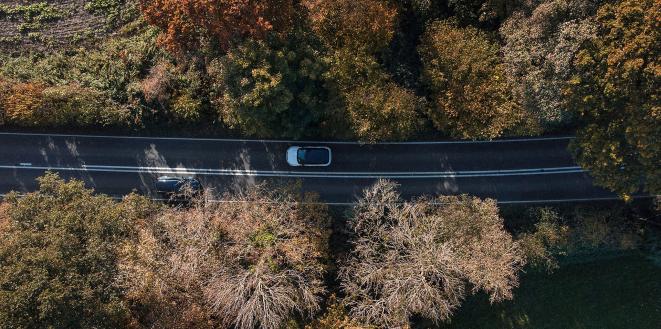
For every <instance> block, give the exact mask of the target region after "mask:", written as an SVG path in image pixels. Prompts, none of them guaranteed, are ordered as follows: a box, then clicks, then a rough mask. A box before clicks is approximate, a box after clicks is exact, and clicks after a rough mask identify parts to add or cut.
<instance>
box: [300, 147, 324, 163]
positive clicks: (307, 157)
mask: <svg viewBox="0 0 661 329" xmlns="http://www.w3.org/2000/svg"><path fill="white" fill-rule="evenodd" d="M301 150H304V151H305V153H304V158H303V161H304V162H305V163H306V164H326V163H328V162H329V161H330V150H329V149H328V148H327V147H304V148H302V149H301Z"/></svg>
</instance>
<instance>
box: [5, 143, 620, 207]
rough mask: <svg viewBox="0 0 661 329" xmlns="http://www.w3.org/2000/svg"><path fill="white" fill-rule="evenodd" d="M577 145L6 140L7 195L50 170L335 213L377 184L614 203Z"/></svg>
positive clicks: (410, 192)
mask: <svg viewBox="0 0 661 329" xmlns="http://www.w3.org/2000/svg"><path fill="white" fill-rule="evenodd" d="M569 141H570V138H539V139H522V140H497V141H489V142H420V143H384V144H376V145H361V144H358V143H347V142H324V143H315V142H293V141H259V140H222V139H188V138H146V137H145V138H143V137H111V136H81V135H46V134H17V133H0V194H3V193H7V192H9V191H11V190H15V191H20V192H29V191H33V190H34V189H35V188H36V181H35V178H36V177H38V176H40V175H42V174H43V173H44V172H45V171H46V170H53V171H56V172H59V173H60V175H61V176H62V177H66V178H69V177H75V178H79V179H83V180H84V181H85V182H86V183H87V185H88V186H89V187H93V188H95V189H96V190H97V191H99V192H103V193H107V194H110V195H113V196H121V195H124V194H126V193H128V192H130V191H131V190H137V191H138V192H140V193H144V194H146V195H150V196H152V197H158V196H157V195H155V194H154V192H153V190H152V188H153V184H154V181H155V180H156V178H157V177H158V176H163V175H169V176H173V175H175V176H176V175H179V176H194V177H197V178H198V179H199V180H200V181H201V182H202V184H203V185H204V186H205V187H207V188H212V189H214V190H215V191H216V192H218V193H221V192H223V191H225V190H233V189H237V188H242V187H245V186H247V185H250V184H256V183H259V182H264V181H269V182H273V183H277V184H281V183H282V184H287V183H291V182H300V183H301V185H302V187H303V189H304V190H307V191H316V192H318V193H319V194H320V195H321V198H322V199H323V200H325V201H327V202H330V203H350V202H353V201H354V200H355V199H356V197H357V195H359V194H360V192H361V190H362V189H364V188H365V187H367V186H369V185H370V184H371V183H373V182H374V181H375V180H376V179H378V178H380V177H383V178H390V179H393V180H395V181H397V182H399V183H400V184H401V191H402V194H403V195H404V196H405V197H411V196H416V195H421V194H460V193H467V194H471V195H477V196H480V197H489V198H495V199H497V200H498V201H499V202H501V203H517V202H549V201H579V200H604V199H615V198H616V195H614V194H613V193H611V192H608V191H606V190H604V189H601V188H598V187H595V186H594V185H593V184H592V180H591V178H590V177H589V175H588V174H587V172H585V171H584V170H582V169H581V168H579V167H578V166H577V165H576V164H575V162H574V161H573V160H572V157H571V155H570V154H569V152H568V151H567V144H568V143H569ZM291 145H326V146H329V147H330V148H331V149H332V152H333V161H332V164H331V165H330V166H329V167H310V168H300V167H299V168H293V167H290V166H288V165H287V163H286V161H285V151H286V149H287V148H288V147H289V146H291Z"/></svg>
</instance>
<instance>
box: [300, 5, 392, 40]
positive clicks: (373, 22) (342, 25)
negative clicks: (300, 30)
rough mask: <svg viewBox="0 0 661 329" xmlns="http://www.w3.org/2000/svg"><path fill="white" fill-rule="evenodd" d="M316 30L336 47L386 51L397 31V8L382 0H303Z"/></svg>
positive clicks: (322, 38)
mask: <svg viewBox="0 0 661 329" xmlns="http://www.w3.org/2000/svg"><path fill="white" fill-rule="evenodd" d="M303 5H304V6H305V7H306V8H307V9H308V11H309V13H310V22H311V25H312V30H313V31H314V32H315V33H316V34H317V35H318V36H319V37H320V38H321V40H322V41H324V43H325V44H326V45H328V46H329V47H331V48H333V49H339V48H350V49H353V50H357V49H361V50H362V51H366V52H367V53H379V52H381V51H383V50H384V49H385V48H386V47H388V44H389V43H390V40H391V39H392V36H393V34H394V32H395V25H396V23H397V9H396V8H395V7H394V6H393V5H392V4H391V3H390V2H388V1H380V0H303Z"/></svg>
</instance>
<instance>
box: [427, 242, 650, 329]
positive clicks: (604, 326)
mask: <svg viewBox="0 0 661 329" xmlns="http://www.w3.org/2000/svg"><path fill="white" fill-rule="evenodd" d="M659 324H661V267H659V266H658V265H655V264H654V263H653V262H652V261H651V260H649V259H647V258H646V257H645V256H644V255H642V254H639V253H634V254H628V255H625V256H622V257H618V258H611V259H602V260H599V261H594V262H590V263H582V264H570V265H565V266H563V267H561V268H560V269H558V270H557V271H555V272H554V273H553V274H550V275H547V274H545V273H529V274H527V275H525V276H524V277H523V278H522V279H521V286H520V287H519V288H518V289H517V290H516V291H515V296H514V300H512V301H508V302H504V303H501V304H495V305H489V301H488V300H487V298H486V296H484V295H476V296H473V297H471V298H469V299H468V300H467V301H466V302H465V303H464V305H463V306H462V307H461V309H459V310H458V311H457V313H456V314H455V316H454V317H453V318H452V320H451V323H448V324H444V325H441V326H440V328H443V329H446V328H447V329H449V328H457V329H459V328H461V329H469V328H480V329H482V328H484V329H489V328H531V329H532V328H535V329H544V328H549V329H551V328H553V329H556V328H558V329H560V328H562V329H573V328H575V329H579V328H580V329H588V328H595V329H597V328H599V329H609V328H613V329H615V328H637V329H647V328H650V329H653V328H659ZM426 327H427V326H425V325H422V326H421V327H419V328H426Z"/></svg>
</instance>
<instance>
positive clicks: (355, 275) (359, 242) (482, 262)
mask: <svg viewBox="0 0 661 329" xmlns="http://www.w3.org/2000/svg"><path fill="white" fill-rule="evenodd" d="M348 225H349V229H350V231H351V233H352V235H353V240H352V250H351V254H350V256H349V259H348V261H347V262H346V263H345V264H344V265H343V266H342V268H341V270H340V275H339V277H340V280H341V285H342V290H343V291H344V293H345V294H346V302H347V304H348V305H349V306H350V307H351V311H350V314H351V315H352V316H354V317H355V318H357V319H359V320H361V321H362V322H365V323H368V324H373V325H378V326H382V327H388V328H392V327H404V326H406V325H408V323H409V320H410V319H411V318H412V317H413V316H414V315H418V316H422V317H424V318H427V319H431V320H434V321H437V322H438V321H441V320H446V319H448V318H449V317H450V315H451V314H452V312H453V311H454V310H455V309H456V308H457V307H458V306H459V305H460V304H461V302H462V300H463V299H464V297H465V296H466V294H467V292H468V291H466V287H467V285H468V287H470V290H469V291H471V292H477V291H485V292H486V293H488V294H489V296H490V300H491V301H492V302H496V301H501V300H504V299H510V298H512V288H514V287H516V286H517V284H518V271H519V270H520V269H521V267H522V266H523V264H524V263H525V260H524V258H523V255H522V252H521V250H520V248H519V246H518V244H517V243H516V242H514V241H513V239H512V236H511V235H510V234H509V233H507V231H505V229H504V227H503V219H502V218H501V217H500V216H499V215H498V207H497V206H496V203H495V201H494V200H481V199H479V198H475V197H469V196H466V195H463V196H438V197H422V198H419V199H415V200H413V201H410V202H404V201H403V200H402V199H401V197H400V195H399V193H398V192H397V185H396V184H395V183H393V182H391V181H384V180H380V181H378V182H377V183H375V184H374V185H373V186H372V187H370V188H368V189H366V190H365V191H363V195H362V197H361V198H360V199H359V200H358V203H357V205H356V206H355V207H354V209H353V213H352V216H351V217H350V219H349V223H348Z"/></svg>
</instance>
